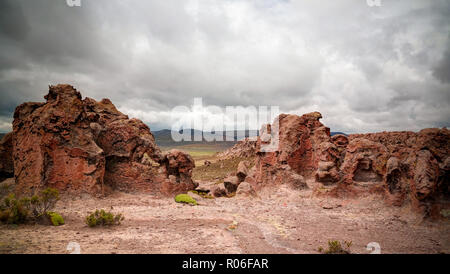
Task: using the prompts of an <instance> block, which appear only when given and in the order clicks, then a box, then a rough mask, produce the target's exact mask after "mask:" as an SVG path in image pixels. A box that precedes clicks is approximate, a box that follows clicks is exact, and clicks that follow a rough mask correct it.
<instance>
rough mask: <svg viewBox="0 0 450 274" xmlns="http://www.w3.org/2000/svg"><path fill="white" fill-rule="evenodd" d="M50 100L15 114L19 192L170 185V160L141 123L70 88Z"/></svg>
mask: <svg viewBox="0 0 450 274" xmlns="http://www.w3.org/2000/svg"><path fill="white" fill-rule="evenodd" d="M45 99H46V100H47V101H46V102H45V103H24V104H22V105H20V106H18V107H17V108H16V111H15V113H14V122H13V130H14V131H13V138H12V140H13V141H12V143H13V152H12V155H13V160H14V176H15V180H16V185H17V187H16V190H17V191H18V192H20V193H29V192H34V191H35V190H36V189H39V188H42V187H54V188H57V189H59V190H61V191H66V192H70V193H91V194H105V192H108V191H111V190H116V189H117V190H122V191H149V192H155V193H160V192H161V188H162V186H163V185H165V186H166V188H167V185H170V184H171V181H170V179H169V176H170V175H171V174H170V172H169V171H168V169H167V168H166V167H165V166H163V163H165V161H166V158H164V156H163V155H162V154H161V151H160V149H159V148H158V147H157V146H156V144H155V139H154V137H153V135H152V133H151V132H150V129H149V127H148V126H146V125H145V124H144V123H143V122H142V121H140V120H137V119H129V118H128V116H127V115H125V114H123V113H121V112H120V111H118V110H117V109H116V108H115V106H114V105H113V104H112V102H111V101H110V100H108V99H103V100H102V101H100V102H97V101H95V100H94V99H91V98H85V99H84V100H83V99H82V97H81V94H80V93H79V92H78V91H77V90H76V89H74V88H73V87H72V86H70V85H57V86H50V88H49V93H48V95H46V96H45ZM186 157H187V156H186ZM182 158H183V156H182V155H181V154H179V155H177V159H182ZM176 161H177V160H176ZM172 165H173V164H172ZM181 165H184V164H181ZM192 168H193V165H184V166H183V168H181V169H182V171H178V172H177V176H183V180H185V181H186V180H188V179H187V178H184V177H189V179H190V170H192ZM175 183H178V180H176V182H175ZM170 189H175V190H176V189H177V187H176V186H174V187H172V188H170ZM165 190H166V189H165Z"/></svg>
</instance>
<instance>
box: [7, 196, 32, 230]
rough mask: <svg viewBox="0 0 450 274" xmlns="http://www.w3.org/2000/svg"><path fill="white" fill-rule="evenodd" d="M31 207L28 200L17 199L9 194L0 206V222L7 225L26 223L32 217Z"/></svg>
mask: <svg viewBox="0 0 450 274" xmlns="http://www.w3.org/2000/svg"><path fill="white" fill-rule="evenodd" d="M29 207H30V200H29V199H28V198H23V199H17V198H16V196H15V195H14V194H9V195H8V197H6V198H5V199H4V200H3V204H2V205H0V221H1V222H2V223H6V224H23V223H26V222H27V221H28V219H29V216H30V210H29Z"/></svg>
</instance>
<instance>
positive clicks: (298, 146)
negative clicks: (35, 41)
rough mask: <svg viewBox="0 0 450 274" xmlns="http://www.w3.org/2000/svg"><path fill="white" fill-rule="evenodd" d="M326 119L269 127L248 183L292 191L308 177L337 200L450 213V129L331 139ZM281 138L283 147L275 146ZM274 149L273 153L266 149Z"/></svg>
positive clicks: (283, 119) (314, 116) (284, 120)
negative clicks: (362, 199) (373, 198)
mask: <svg viewBox="0 0 450 274" xmlns="http://www.w3.org/2000/svg"><path fill="white" fill-rule="evenodd" d="M320 118H322V116H321V114H320V113H318V112H314V113H309V114H305V115H303V116H297V115H288V114H281V115H280V116H279V117H278V119H276V120H275V121H274V123H273V124H271V125H265V126H263V128H262V130H261V131H260V135H259V136H260V137H259V138H258V142H257V153H256V154H257V157H256V165H255V167H254V168H253V169H252V172H250V173H251V175H249V176H247V177H246V179H245V181H246V182H247V183H249V184H250V185H251V186H252V187H253V188H254V189H255V190H259V189H260V188H262V187H266V186H277V185H279V184H282V183H286V184H291V185H292V183H291V182H293V181H299V182H301V181H302V180H301V179H300V177H298V176H302V177H304V178H306V179H304V180H307V179H313V181H314V182H315V183H314V187H315V188H322V187H326V190H327V191H326V192H325V193H329V194H331V195H332V196H342V195H344V196H349V195H350V196H353V197H356V196H358V195H360V194H363V195H364V194H371V193H378V194H382V195H383V196H384V197H385V199H386V201H387V203H388V204H390V205H396V206H401V205H404V204H405V203H406V202H410V203H411V204H412V205H413V208H415V209H417V210H418V211H419V212H421V213H423V214H424V215H425V216H430V215H433V214H436V212H438V211H439V210H440V208H448V207H450V196H449V188H450V186H449V180H450V179H449V170H450V158H449V152H450V133H449V130H448V129H446V128H443V129H424V130H421V131H420V132H417V133H415V132H407V131H405V132H380V133H369V134H352V135H349V136H346V135H342V134H338V135H335V136H333V137H330V130H329V129H328V128H327V127H325V126H324V125H323V124H322V123H320V121H319V120H320ZM277 133H278V136H277ZM276 137H279V143H276V145H275V146H274V145H273V142H272V141H273V138H276ZM269 144H270V145H271V146H272V147H271V150H264V149H262V148H263V147H264V146H269ZM297 177H298V180H297V179H295V178H297ZM293 178H294V179H293ZM300 185H301V186H303V185H304V186H305V187H307V186H306V183H300ZM300 188H302V187H300ZM320 195H322V194H320Z"/></svg>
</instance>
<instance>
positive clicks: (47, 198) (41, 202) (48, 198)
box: [30, 188, 59, 218]
mask: <svg viewBox="0 0 450 274" xmlns="http://www.w3.org/2000/svg"><path fill="white" fill-rule="evenodd" d="M58 200H59V192H58V190H57V189H54V188H47V189H45V190H43V191H41V193H40V195H34V196H33V197H31V200H30V201H31V211H32V213H33V215H34V217H35V218H39V217H41V216H44V215H45V214H46V213H47V212H49V211H50V210H52V209H53V208H54V207H55V204H56V202H57V201H58Z"/></svg>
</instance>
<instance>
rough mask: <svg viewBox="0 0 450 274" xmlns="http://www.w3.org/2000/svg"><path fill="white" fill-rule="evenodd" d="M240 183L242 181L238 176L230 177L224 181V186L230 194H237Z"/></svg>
mask: <svg viewBox="0 0 450 274" xmlns="http://www.w3.org/2000/svg"><path fill="white" fill-rule="evenodd" d="M239 183H240V181H239V178H238V177H237V176H228V177H226V178H225V179H223V185H224V187H225V189H226V190H227V193H228V194H232V193H235V192H236V190H237V188H238V186H239Z"/></svg>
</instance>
